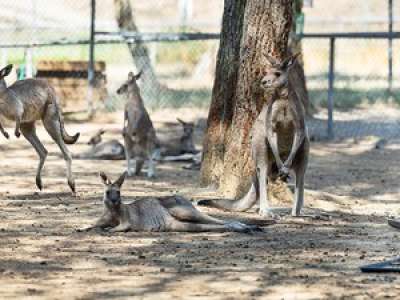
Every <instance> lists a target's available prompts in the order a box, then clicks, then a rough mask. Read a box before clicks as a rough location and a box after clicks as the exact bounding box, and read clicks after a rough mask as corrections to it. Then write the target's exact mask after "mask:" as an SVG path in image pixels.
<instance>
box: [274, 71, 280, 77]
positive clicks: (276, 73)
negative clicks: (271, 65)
mask: <svg viewBox="0 0 400 300" xmlns="http://www.w3.org/2000/svg"><path fill="white" fill-rule="evenodd" d="M281 74H282V73H281V72H275V73H274V75H275V76H276V77H279V76H281Z"/></svg>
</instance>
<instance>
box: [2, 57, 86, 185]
mask: <svg viewBox="0 0 400 300" xmlns="http://www.w3.org/2000/svg"><path fill="white" fill-rule="evenodd" d="M12 67H13V66H12V65H8V66H6V67H5V68H3V69H1V70H0V113H1V114H2V115H4V116H5V117H6V118H7V119H9V120H13V121H15V122H16V126H15V136H16V137H19V136H20V132H22V134H23V136H24V137H25V138H26V139H27V140H28V142H29V143H31V145H32V146H33V148H35V150H36V152H37V153H38V155H39V158H40V161H39V166H38V169H37V172H36V185H37V187H38V188H39V189H40V190H41V189H42V187H43V186H42V179H41V171H42V168H43V165H44V162H45V160H46V156H47V150H46V148H45V147H44V146H43V144H42V143H41V142H40V140H39V138H38V137H37V135H36V127H35V122H36V121H37V120H39V119H41V120H42V121H43V125H44V127H45V128H46V130H47V132H48V133H49V135H50V136H51V138H52V139H53V140H54V141H55V142H56V143H57V145H58V146H59V147H60V150H61V152H62V154H63V157H64V160H65V161H66V164H67V178H68V185H69V186H70V188H71V190H72V192H75V180H74V178H73V175H72V171H71V164H72V158H71V154H70V152H69V151H68V149H67V147H66V146H65V143H66V144H74V143H75V142H76V141H77V140H78V138H79V133H77V134H75V135H74V136H70V135H68V134H67V132H66V131H65V128H64V120H63V116H62V112H61V108H60V106H59V104H58V100H57V96H56V93H55V91H54V89H53V88H52V87H51V86H50V85H49V84H48V83H47V82H46V81H44V80H39V79H25V80H20V81H16V82H15V83H14V84H13V85H11V86H9V87H7V84H6V82H5V80H4V78H5V77H6V76H7V75H9V74H10V72H11V70H12ZM0 131H1V132H2V133H3V135H4V136H5V137H6V138H9V135H8V133H7V132H6V131H5V130H4V128H3V126H2V125H1V124H0Z"/></svg>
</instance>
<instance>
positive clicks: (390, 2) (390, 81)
mask: <svg viewBox="0 0 400 300" xmlns="http://www.w3.org/2000/svg"><path fill="white" fill-rule="evenodd" d="M388 5H389V7H388V9H389V11H388V17H389V28H388V31H389V38H388V67H389V69H388V92H389V93H392V85H393V37H392V34H393V0H388Z"/></svg>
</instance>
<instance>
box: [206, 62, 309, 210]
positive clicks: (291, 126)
mask: <svg viewBox="0 0 400 300" xmlns="http://www.w3.org/2000/svg"><path fill="white" fill-rule="evenodd" d="M297 55H298V54H297ZM297 55H295V56H290V57H289V58H287V59H285V60H283V61H282V62H281V61H278V60H277V59H275V58H272V57H267V58H268V60H269V63H270V64H271V67H270V68H267V69H266V72H265V74H264V76H263V78H262V79H261V87H262V88H263V89H264V90H266V91H267V92H269V93H273V97H272V101H270V102H266V103H265V104H264V106H263V108H262V110H261V112H260V114H259V116H258V117H257V119H256V121H255V123H254V125H253V128H252V141H251V144H252V148H251V150H252V157H253V159H254V161H255V164H256V173H255V175H254V177H253V180H252V185H251V187H250V189H249V191H248V193H247V194H246V195H245V196H244V197H243V198H242V199H239V200H236V201H230V200H220V201H214V200H203V201H200V202H199V205H205V206H213V207H218V208H222V209H227V210H233V211H246V210H248V209H250V208H251V207H252V206H253V205H254V204H255V203H256V202H257V200H259V202H260V214H261V215H263V216H274V214H273V213H272V210H271V208H270V206H269V203H268V183H269V182H270V180H271V181H273V180H275V179H276V178H277V177H278V176H281V177H284V178H286V177H288V175H289V174H292V175H293V176H294V178H295V200H294V204H293V208H292V216H299V215H300V213H301V209H302V206H303V202H304V175H305V171H306V168H307V162H308V154H309V147H310V146H309V145H310V142H309V139H308V135H307V130H306V125H305V121H304V117H305V112H304V107H303V104H302V103H301V101H300V99H299V97H298V96H297V94H296V93H295V89H294V87H293V86H292V84H291V82H290V81H289V80H288V72H289V71H290V68H291V67H292V66H293V64H294V63H295V61H296V57H297Z"/></svg>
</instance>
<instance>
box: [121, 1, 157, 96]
mask: <svg viewBox="0 0 400 300" xmlns="http://www.w3.org/2000/svg"><path fill="white" fill-rule="evenodd" d="M114 10H115V20H116V21H117V23H118V27H119V30H120V31H131V32H139V30H138V27H137V26H136V23H135V19H134V16H133V13H132V7H131V4H130V0H114ZM127 44H128V47H129V51H130V52H131V55H132V59H133V61H134V63H135V65H136V69H137V70H138V71H139V70H142V71H143V74H142V78H143V79H144V80H143V82H144V84H143V87H142V92H143V94H144V96H145V97H146V98H148V97H154V98H155V99H158V96H159V94H160V90H161V84H160V82H159V81H158V79H157V76H156V74H155V71H154V69H153V66H152V64H151V60H150V56H149V51H148V49H147V47H146V46H145V45H144V43H142V42H137V43H134V44H133V43H127Z"/></svg>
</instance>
